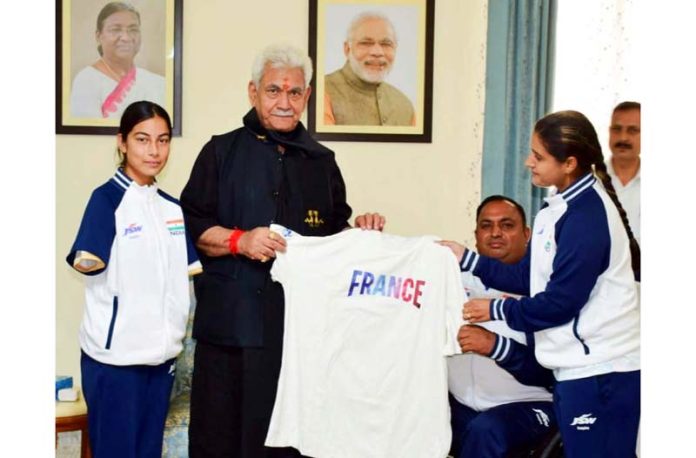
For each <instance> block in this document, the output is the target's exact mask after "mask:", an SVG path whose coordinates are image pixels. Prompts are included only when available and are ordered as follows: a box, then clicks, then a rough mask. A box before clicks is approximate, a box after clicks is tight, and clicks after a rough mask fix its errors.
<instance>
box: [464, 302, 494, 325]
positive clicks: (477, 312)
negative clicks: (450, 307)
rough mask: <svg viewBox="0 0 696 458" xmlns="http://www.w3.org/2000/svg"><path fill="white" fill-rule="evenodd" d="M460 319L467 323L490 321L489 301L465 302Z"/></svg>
mask: <svg viewBox="0 0 696 458" xmlns="http://www.w3.org/2000/svg"><path fill="white" fill-rule="evenodd" d="M462 317H463V318H464V320H465V321H468V322H469V323H481V322H483V321H491V300H490V299H471V300H470V301H469V302H465V303H464V310H463V312H462Z"/></svg>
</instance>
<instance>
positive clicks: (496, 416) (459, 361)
mask: <svg viewBox="0 0 696 458" xmlns="http://www.w3.org/2000/svg"><path fill="white" fill-rule="evenodd" d="M462 286H463V287H464V289H465V290H466V292H467V294H468V296H469V297H472V298H499V297H504V296H505V295H504V293H502V292H500V291H497V290H494V289H492V288H486V287H485V286H484V285H483V284H482V283H481V281H480V280H479V279H478V278H477V277H475V276H473V275H472V274H471V273H470V272H463V273H462ZM479 325H480V326H481V327H483V328H485V329H487V330H488V331H490V332H493V333H495V339H496V340H495V344H494V346H493V349H492V351H491V354H490V355H488V356H481V355H477V354H475V353H464V354H461V355H453V356H450V357H448V358H447V380H448V387H449V392H450V407H451V423H452V449H451V451H450V454H451V455H453V456H454V457H455V458H468V457H472V456H476V457H480V458H500V457H503V456H508V455H509V454H510V453H511V452H513V451H517V450H519V449H521V448H523V447H530V446H532V445H535V444H537V443H539V441H541V439H542V438H544V437H545V436H546V435H548V434H549V433H550V432H551V431H555V428H556V415H555V413H554V411H553V406H552V403H551V388H550V387H552V386H553V384H554V378H553V374H552V372H551V371H550V370H549V369H546V368H544V367H541V366H540V365H539V363H538V362H537V361H536V359H535V357H534V340H533V336H532V335H531V334H530V335H529V337H530V339H528V336H526V335H525V333H523V332H519V331H514V330H512V329H510V328H509V327H508V326H507V324H506V323H505V322H504V321H489V322H486V323H480V324H479ZM528 340H529V341H528Z"/></svg>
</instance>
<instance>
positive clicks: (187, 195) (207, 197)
mask: <svg viewBox="0 0 696 458" xmlns="http://www.w3.org/2000/svg"><path fill="white" fill-rule="evenodd" d="M217 192H218V170H217V161H216V158H215V145H214V143H213V140H210V141H208V143H206V144H205V146H203V149H202V150H201V152H200V154H199V155H198V158H196V162H195V163H194V164H193V168H192V169H191V176H190V177H189V180H188V182H187V183H186V186H185V187H184V190H183V191H182V192H181V199H180V203H181V209H182V210H183V212H184V220H185V221H186V232H187V233H188V234H189V236H190V237H191V240H192V241H193V242H194V243H195V242H196V241H197V240H198V238H199V237H200V236H201V234H203V233H204V232H205V231H206V230H208V229H209V228H211V227H213V226H219V225H220V223H219V222H218V219H217V204H218V195H217Z"/></svg>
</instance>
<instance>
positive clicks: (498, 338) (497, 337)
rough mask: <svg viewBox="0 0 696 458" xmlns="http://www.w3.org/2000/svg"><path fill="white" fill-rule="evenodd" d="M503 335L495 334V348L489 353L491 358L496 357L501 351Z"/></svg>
mask: <svg viewBox="0 0 696 458" xmlns="http://www.w3.org/2000/svg"><path fill="white" fill-rule="evenodd" d="M502 338H503V336H501V335H500V334H496V335H495V343H494V344H493V350H492V351H491V354H490V355H488V356H489V357H490V358H493V359H495V358H496V356H497V355H498V353H499V352H500V347H501V346H502V342H501V340H502Z"/></svg>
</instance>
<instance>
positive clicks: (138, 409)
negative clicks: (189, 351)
mask: <svg viewBox="0 0 696 458" xmlns="http://www.w3.org/2000/svg"><path fill="white" fill-rule="evenodd" d="M174 364H175V363H174V359H171V360H169V361H167V362H166V363H164V364H160V365H159V366H145V365H135V366H112V365H110V364H103V363H100V362H99V361H96V360H94V359H92V358H90V357H89V356H88V355H87V354H86V353H84V352H83V353H82V358H81V360H80V366H81V369H82V389H83V391H84V394H85V401H86V402H87V422H88V425H89V442H90V446H91V448H92V454H93V456H94V457H95V458H110V457H113V458H160V457H161V456H162V437H163V435H164V421H165V419H166V418H167V411H168V409H169V396H170V394H171V391H172V384H173V383H174V372H175V371H174Z"/></svg>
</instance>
